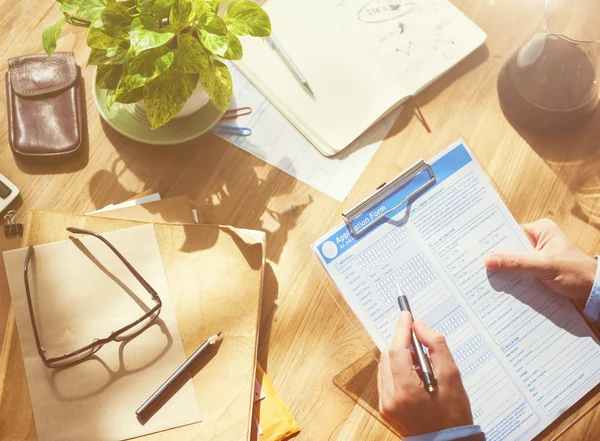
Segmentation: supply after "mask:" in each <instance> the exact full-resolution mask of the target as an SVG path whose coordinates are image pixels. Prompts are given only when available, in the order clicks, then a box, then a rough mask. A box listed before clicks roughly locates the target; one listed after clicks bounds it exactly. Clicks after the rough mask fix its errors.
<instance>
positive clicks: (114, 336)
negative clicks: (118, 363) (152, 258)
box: [23, 227, 162, 369]
mask: <svg viewBox="0 0 600 441" xmlns="http://www.w3.org/2000/svg"><path fill="white" fill-rule="evenodd" d="M67 231H69V232H70V233H75V234H86V235H89V236H93V237H95V238H97V239H100V240H101V241H102V242H103V243H104V244H105V245H107V246H108V247H109V248H110V249H111V251H113V252H114V253H115V254H116V255H117V257H118V258H119V259H120V260H121V262H123V264H124V265H125V266H126V267H127V269H128V270H129V271H130V272H131V274H133V276H134V277H135V278H136V279H137V281H138V282H140V284H141V285H142V286H143V287H144V289H146V291H148V293H149V294H150V296H151V297H152V300H154V301H155V302H156V305H155V306H154V307H152V309H150V310H149V311H148V312H146V313H145V314H144V315H143V316H142V317H141V318H139V319H137V320H135V321H134V322H132V323H130V324H128V325H126V326H124V327H122V328H120V329H118V330H116V331H114V332H111V334H110V335H109V336H108V337H106V338H102V339H94V341H92V343H90V344H89V345H87V346H84V347H83V348H80V349H76V350H74V351H71V352H69V353H67V354H65V355H61V356H59V357H52V358H48V357H46V349H45V348H44V347H43V346H42V344H41V341H40V337H39V333H38V329H37V325H36V321H35V314H34V312H33V302H32V300H31V292H30V289H29V262H30V261H31V255H32V254H33V252H34V247H33V245H30V246H29V248H28V249H27V255H26V256H25V263H24V265H23V277H24V279H25V293H26V295H27V304H28V306H29V316H30V318H31V326H32V328H33V335H34V337H35V343H36V345H37V350H38V353H39V355H40V357H41V359H42V362H43V363H44V365H46V367H48V368H51V369H53V368H63V367H68V366H73V365H76V364H79V363H81V362H83V361H85V360H87V359H88V358H89V357H91V356H92V355H94V354H95V353H96V352H98V351H99V350H100V349H101V348H102V347H103V346H104V345H105V344H107V343H110V342H113V341H114V342H118V341H127V340H131V339H133V338H135V337H137V336H138V335H140V334H141V333H142V332H144V331H145V330H146V329H148V327H150V325H152V323H154V321H155V320H156V319H157V318H158V316H159V315H160V310H161V308H162V301H161V299H160V296H159V295H158V293H157V292H156V291H155V290H154V288H152V287H151V286H150V284H149V283H148V282H147V281H146V280H145V279H144V278H143V277H142V275H141V274H140V273H138V272H137V270H136V269H135V268H134V267H133V266H132V265H131V264H130V263H129V262H128V261H127V259H125V257H124V256H123V255H122V254H121V253H120V252H119V251H118V250H117V249H116V248H115V247H114V246H113V245H112V244H111V243H110V242H109V241H108V240H107V239H106V238H104V237H103V236H102V235H100V234H98V233H95V232H93V231H90V230H85V229H83V228H77V227H67ZM154 314H156V315H155V317H154V318H153V319H152V320H150V321H149V322H148V324H147V325H146V326H144V327H143V328H142V329H140V330H139V331H138V332H136V333H135V334H132V335H131V336H129V337H128V338H124V339H123V340H119V339H118V337H119V335H120V334H122V333H123V332H126V331H128V330H129V329H131V328H133V327H134V326H136V325H138V324H139V323H141V322H143V321H144V320H147V319H148V318H150V317H152V315H154ZM85 351H91V352H90V353H89V354H88V355H86V356H85V357H82V358H79V359H76V360H74V361H73V362H70V363H64V364H57V365H55V363H60V362H61V361H62V360H66V359H68V358H69V357H73V356H76V355H79V354H81V353H83V352H85Z"/></svg>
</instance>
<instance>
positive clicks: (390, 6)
mask: <svg viewBox="0 0 600 441" xmlns="http://www.w3.org/2000/svg"><path fill="white" fill-rule="evenodd" d="M265 9H266V10H267V11H268V13H269V15H270V16H271V22H272V26H273V34H274V35H275V36H276V37H277V39H278V40H279V42H280V43H281V45H282V46H283V47H284V49H285V50H286V52H287V53H288V54H289V55H290V57H291V58H292V60H293V61H294V63H295V64H296V65H297V66H298V68H299V70H300V71H301V72H302V74H303V75H304V76H305V77H306V80H307V81H308V83H309V84H310V87H311V88H312V90H313V91H314V94H315V99H313V98H312V97H311V96H310V95H308V94H307V93H306V91H305V90H304V89H303V87H302V86H301V85H300V84H299V83H298V81H297V80H296V78H295V77H294V76H293V74H292V73H291V72H290V70H289V69H288V68H287V67H286V65H285V64H284V63H283V62H282V60H281V58H280V57H279V55H278V54H277V53H276V52H275V51H274V50H273V49H272V48H271V46H270V44H269V43H268V42H267V41H266V40H261V39H252V38H247V39H245V40H244V41H243V43H244V58H243V61H240V62H236V66H237V67H238V68H239V69H240V70H241V71H242V72H243V73H244V75H246V76H247V77H248V79H250V81H252V82H253V83H254V85H255V86H256V87H257V88H258V89H259V90H260V91H261V92H262V93H263V94H264V95H265V96H266V97H267V99H269V101H271V102H272V103H273V104H274V105H275V106H276V107H277V108H278V109H279V110H280V111H281V112H282V113H283V114H284V115H285V116H286V118H287V119H288V120H289V121H290V122H291V123H292V124H294V126H296V128H297V129H298V130H299V131H300V132H302V134H303V135H304V136H306V138H307V139H308V140H309V141H310V142H311V143H312V144H313V145H314V146H315V147H316V148H317V149H318V150H319V151H320V152H321V153H323V154H324V155H326V156H331V155H334V154H335V153H337V152H339V151H340V150H343V149H344V148H345V147H347V146H348V145H349V144H350V143H351V142H352V141H354V140H355V139H356V138H357V137H358V136H360V135H361V134H362V133H363V132H364V131H365V130H366V129H368V128H369V127H370V126H371V125H373V124H374V123H375V122H377V121H378V120H379V119H381V118H382V117H383V116H385V115H386V114H387V113H389V112H390V111H391V110H393V109H394V108H396V107H397V106H399V105H400V104H401V103H402V102H403V101H404V100H406V99H407V98H408V97H410V96H411V95H415V94H417V93H418V92H419V91H420V90H422V89H423V88H425V87H426V86H427V85H429V84H430V83H432V82H433V81H434V80H436V79H437V78H438V77H440V76H441V75H442V74H444V73H445V72H446V71H448V70H449V69H450V68H452V66H454V65H455V64H456V63H458V62H459V61H460V60H462V59H463V58H464V57H465V56H467V55H468V54H469V53H471V52H472V51H473V50H475V49H476V48H477V47H479V46H480V45H481V44H483V42H484V41H485V38H486V35H485V33H484V32H483V31H482V30H481V29H480V28H478V27H477V26H476V25H475V24H474V23H473V22H471V21H470V20H469V19H468V18H467V17H466V16H465V15H463V14H462V13H461V12H460V11H459V10H458V9H456V8H455V7H454V6H453V5H452V4H451V3H450V2H448V1H447V0H419V1H406V0H270V1H269V2H268V3H267V4H266V6H265Z"/></svg>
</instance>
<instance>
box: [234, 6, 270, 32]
mask: <svg viewBox="0 0 600 441" xmlns="http://www.w3.org/2000/svg"><path fill="white" fill-rule="evenodd" d="M225 23H226V24H227V28H228V29H229V30H230V31H231V32H233V33H234V34H236V35H252V36H254V37H266V36H267V35H271V19H270V18H269V15H268V14H267V13H266V12H265V11H264V10H263V8H261V7H260V6H259V5H257V4H256V3H254V2H253V1H251V0H233V1H232V2H231V3H229V6H227V12H226V13H225Z"/></svg>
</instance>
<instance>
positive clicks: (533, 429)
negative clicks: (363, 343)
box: [313, 140, 600, 441]
mask: <svg viewBox="0 0 600 441" xmlns="http://www.w3.org/2000/svg"><path fill="white" fill-rule="evenodd" d="M432 163H433V164H432V166H433V170H434V172H435V174H436V179H437V183H436V185H435V187H433V188H431V189H430V190H428V191H427V192H426V193H424V194H422V195H421V196H419V197H418V198H417V199H416V200H415V201H414V202H413V203H412V205H411V207H410V210H408V214H407V216H406V217H405V215H406V213H407V211H405V210H401V211H400V212H399V213H396V214H392V215H391V219H392V220H390V221H388V222H385V223H383V224H381V226H379V227H377V228H374V229H371V230H370V232H369V233H367V234H366V235H365V236H363V237H362V238H361V239H359V240H355V239H354V238H353V237H352V236H351V235H350V232H349V231H348V228H347V227H345V226H342V225H340V226H338V227H337V228H336V229H334V230H332V231H331V232H330V233H328V234H327V235H325V236H324V237H322V238H321V239H319V240H318V241H317V242H315V243H314V244H313V250H314V251H315V253H316V254H317V256H318V258H319V259H320V261H321V263H322V264H323V265H324V267H325V268H326V270H327V271H328V273H329V274H330V276H331V277H332V279H333V280H334V282H335V284H336V286H337V287H338V289H339V290H340V292H341V293H342V295H343V296H344V299H345V300H346V302H347V303H348V304H349V306H350V307H351V308H352V309H353V311H354V313H355V314H356V315H357V317H358V318H359V319H360V320H361V322H362V323H363V325H364V326H365V328H366V329H367V331H368V332H369V334H370V336H371V338H372V339H373V340H374V342H375V343H376V344H377V346H378V347H379V348H380V349H384V348H385V347H386V346H387V345H388V344H389V341H390V339H391V336H392V334H393V333H394V330H395V328H396V323H397V319H398V315H399V313H400V310H399V307H398V304H397V301H396V298H397V291H396V285H395V284H396V282H397V283H399V284H400V286H401V287H402V290H403V291H404V293H405V294H406V295H407V297H408V298H409V300H410V303H411V307H412V311H413V313H414V315H415V317H417V318H419V319H422V320H424V321H425V322H426V323H427V324H429V325H430V326H431V327H432V328H434V329H436V330H437V331H438V332H440V333H442V334H444V335H445V336H446V339H447V341H448V345H449V346H450V349H451V350H452V354H453V356H454V360H455V361H456V363H457V365H458V367H459V369H460V372H461V376H462V379H463V382H464V384H465V387H466V389H467V392H468V394H469V397H470V400H471V407H472V411H473V417H474V420H475V423H476V424H479V425H481V426H482V428H483V430H484V431H485V433H486V437H487V439H488V441H494V440H503V441H510V440H519V441H525V440H530V439H532V438H533V437H534V436H535V435H536V434H538V433H540V432H541V431H542V430H543V429H544V428H545V427H547V426H548V425H549V424H550V423H551V422H552V421H554V420H555V419H556V418H557V417H558V416H559V415H560V414H562V413H563V412H565V411H566V410H567V409H568V408H569V407H570V406H572V405H573V404H574V403H575V402H577V401H578V400H579V399H580V398H582V397H583V396H584V395H585V394H586V393H587V392H589V391H590V390H592V389H593V388H594V387H595V386H596V385H597V384H598V383H599V382H600V345H599V342H598V340H597V338H596V337H595V336H594V333H593V331H592V330H591V329H590V328H589V326H588V325H587V324H586V322H585V320H584V319H583V318H582V317H581V316H580V315H579V313H578V312H577V310H576V309H575V307H574V306H573V305H572V304H571V303H570V302H569V301H568V300H566V299H564V298H562V297H559V296H557V295H555V294H553V293H552V292H550V291H549V290H548V289H546V288H545V287H544V286H543V285H542V284H540V283H539V282H538V281H537V280H535V279H533V278H531V277H528V276H524V275H519V274H500V273H493V272H488V271H487V270H486V269H485V266H484V264H483V261H484V258H485V256H486V255H488V254H490V253H494V252H511V253H513V252H516V253H526V252H530V251H532V246H531V244H530V242H529V241H528V239H527V237H526V236H525V234H524V233H523V231H522V230H521V229H520V227H519V225H518V224H517V222H516V221H515V219H514V218H513V217H512V215H511V214H510V212H509V211H508V209H507V207H506V206H505V205H504V203H503V201H502V199H501V198H500V196H499V195H498V193H497V192H496V191H495V190H494V188H493V186H492V185H491V183H490V182H489V180H488V179H487V177H486V175H485V173H484V172H483V170H482V169H481V167H480V166H479V164H478V163H477V161H476V160H475V159H474V157H473V156H472V154H471V153H470V151H469V150H468V148H467V147H466V145H465V144H464V141H462V140H461V141H459V142H457V143H455V144H454V145H453V146H451V147H450V148H448V149H446V150H445V151H444V152H442V153H441V154H440V155H438V157H437V158H434V160H433V161H432ZM415 180H416V181H417V182H413V183H410V184H408V186H407V187H405V188H402V189H400V190H398V191H396V192H393V193H392V194H391V196H389V198H388V199H384V200H383V201H381V202H377V203H375V205H374V206H372V207H369V208H368V209H367V210H366V212H365V213H364V214H362V215H361V216H360V217H359V218H358V219H357V220H356V222H353V226H354V229H355V230H356V231H359V232H360V231H361V230H363V229H364V228H365V227H367V226H368V225H370V224H372V222H373V219H375V218H379V217H381V216H384V215H385V213H386V212H387V211H388V210H387V207H393V206H394V205H395V204H394V202H395V201H401V200H403V199H404V197H405V196H406V195H407V194H409V193H411V192H412V191H413V190H414V189H415V188H418V186H420V185H421V184H422V183H423V181H425V176H424V174H420V175H418V176H417V177H416V178H415Z"/></svg>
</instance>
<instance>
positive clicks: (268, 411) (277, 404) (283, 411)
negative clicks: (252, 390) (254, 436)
mask: <svg viewBox="0 0 600 441" xmlns="http://www.w3.org/2000/svg"><path fill="white" fill-rule="evenodd" d="M256 380H257V381H258V383H259V384H260V386H261V387H262V390H263V392H264V394H265V398H263V399H262V400H260V401H257V402H256V403H254V409H253V412H254V416H255V417H256V419H257V420H258V423H259V425H260V428H261V429H262V431H263V433H262V435H261V436H260V441H282V440H284V439H286V438H287V437H289V436H292V435H293V434H295V433H298V432H299V431H300V427H299V426H298V423H296V421H295V420H294V417H293V416H292V414H291V413H290V411H289V410H288V408H287V407H286V405H285V404H284V403H283V401H282V400H281V398H279V395H277V391H276V390H275V388H274V387H273V384H272V383H271V380H269V378H268V377H267V374H265V371H264V370H263V368H262V367H261V366H260V364H257V365H256Z"/></svg>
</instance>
